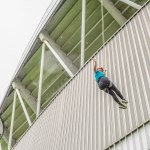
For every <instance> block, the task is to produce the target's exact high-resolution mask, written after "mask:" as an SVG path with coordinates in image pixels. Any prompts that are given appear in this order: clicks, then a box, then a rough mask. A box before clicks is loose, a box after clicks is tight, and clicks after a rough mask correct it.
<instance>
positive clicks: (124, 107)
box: [119, 106, 127, 109]
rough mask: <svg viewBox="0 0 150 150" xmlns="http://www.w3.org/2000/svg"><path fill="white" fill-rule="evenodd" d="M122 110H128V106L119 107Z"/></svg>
mask: <svg viewBox="0 0 150 150" xmlns="http://www.w3.org/2000/svg"><path fill="white" fill-rule="evenodd" d="M119 108H120V109H126V108H127V106H119Z"/></svg>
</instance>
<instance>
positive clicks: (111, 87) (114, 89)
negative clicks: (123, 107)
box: [109, 82, 125, 100]
mask: <svg viewBox="0 0 150 150" xmlns="http://www.w3.org/2000/svg"><path fill="white" fill-rule="evenodd" d="M109 88H110V89H111V90H113V91H114V92H115V93H116V94H117V95H118V96H119V97H120V98H121V99H122V100H124V99H125V98H124V97H123V95H122V94H121V92H120V91H119V90H118V89H117V87H116V86H115V85H114V84H113V83H112V82H111V83H110V87H109Z"/></svg>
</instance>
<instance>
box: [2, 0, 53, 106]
mask: <svg viewBox="0 0 150 150" xmlns="http://www.w3.org/2000/svg"><path fill="white" fill-rule="evenodd" d="M51 1H52V0H1V2H0V45H1V46H0V104H1V102H2V100H3V97H4V95H5V93H6V89H7V88H8V85H9V83H10V81H11V79H12V76H13V74H14V72H15V70H16V67H17V65H18V63H19V60H20V58H21V56H22V54H23V52H24V50H25V47H26V46H27V44H28V42H29V40H30V38H31V36H32V35H33V33H34V31H35V29H36V27H37V26H38V23H39V22H40V20H41V18H42V16H43V15H44V13H45V11H46V9H47V8H48V6H49V4H50V3H51Z"/></svg>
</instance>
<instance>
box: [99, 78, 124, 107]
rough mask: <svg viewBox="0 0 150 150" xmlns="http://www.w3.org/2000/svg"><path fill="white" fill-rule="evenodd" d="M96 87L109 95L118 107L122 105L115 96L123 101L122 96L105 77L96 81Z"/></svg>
mask: <svg viewBox="0 0 150 150" xmlns="http://www.w3.org/2000/svg"><path fill="white" fill-rule="evenodd" d="M98 86H99V88H100V89H101V90H103V91H105V92H106V93H108V94H110V95H111V96H112V97H113V99H114V100H115V101H116V102H117V103H118V104H119V105H122V103H121V102H120V101H119V99H118V97H117V96H116V95H118V96H119V97H120V98H121V99H124V97H123V96H122V94H121V92H120V91H119V90H118V89H117V87H116V86H115V85H114V84H113V83H112V82H111V81H110V80H109V79H108V78H107V77H102V78H100V79H99V80H98Z"/></svg>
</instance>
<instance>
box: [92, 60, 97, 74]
mask: <svg viewBox="0 0 150 150" xmlns="http://www.w3.org/2000/svg"><path fill="white" fill-rule="evenodd" d="M93 63H94V72H96V70H97V62H96V59H93Z"/></svg>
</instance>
